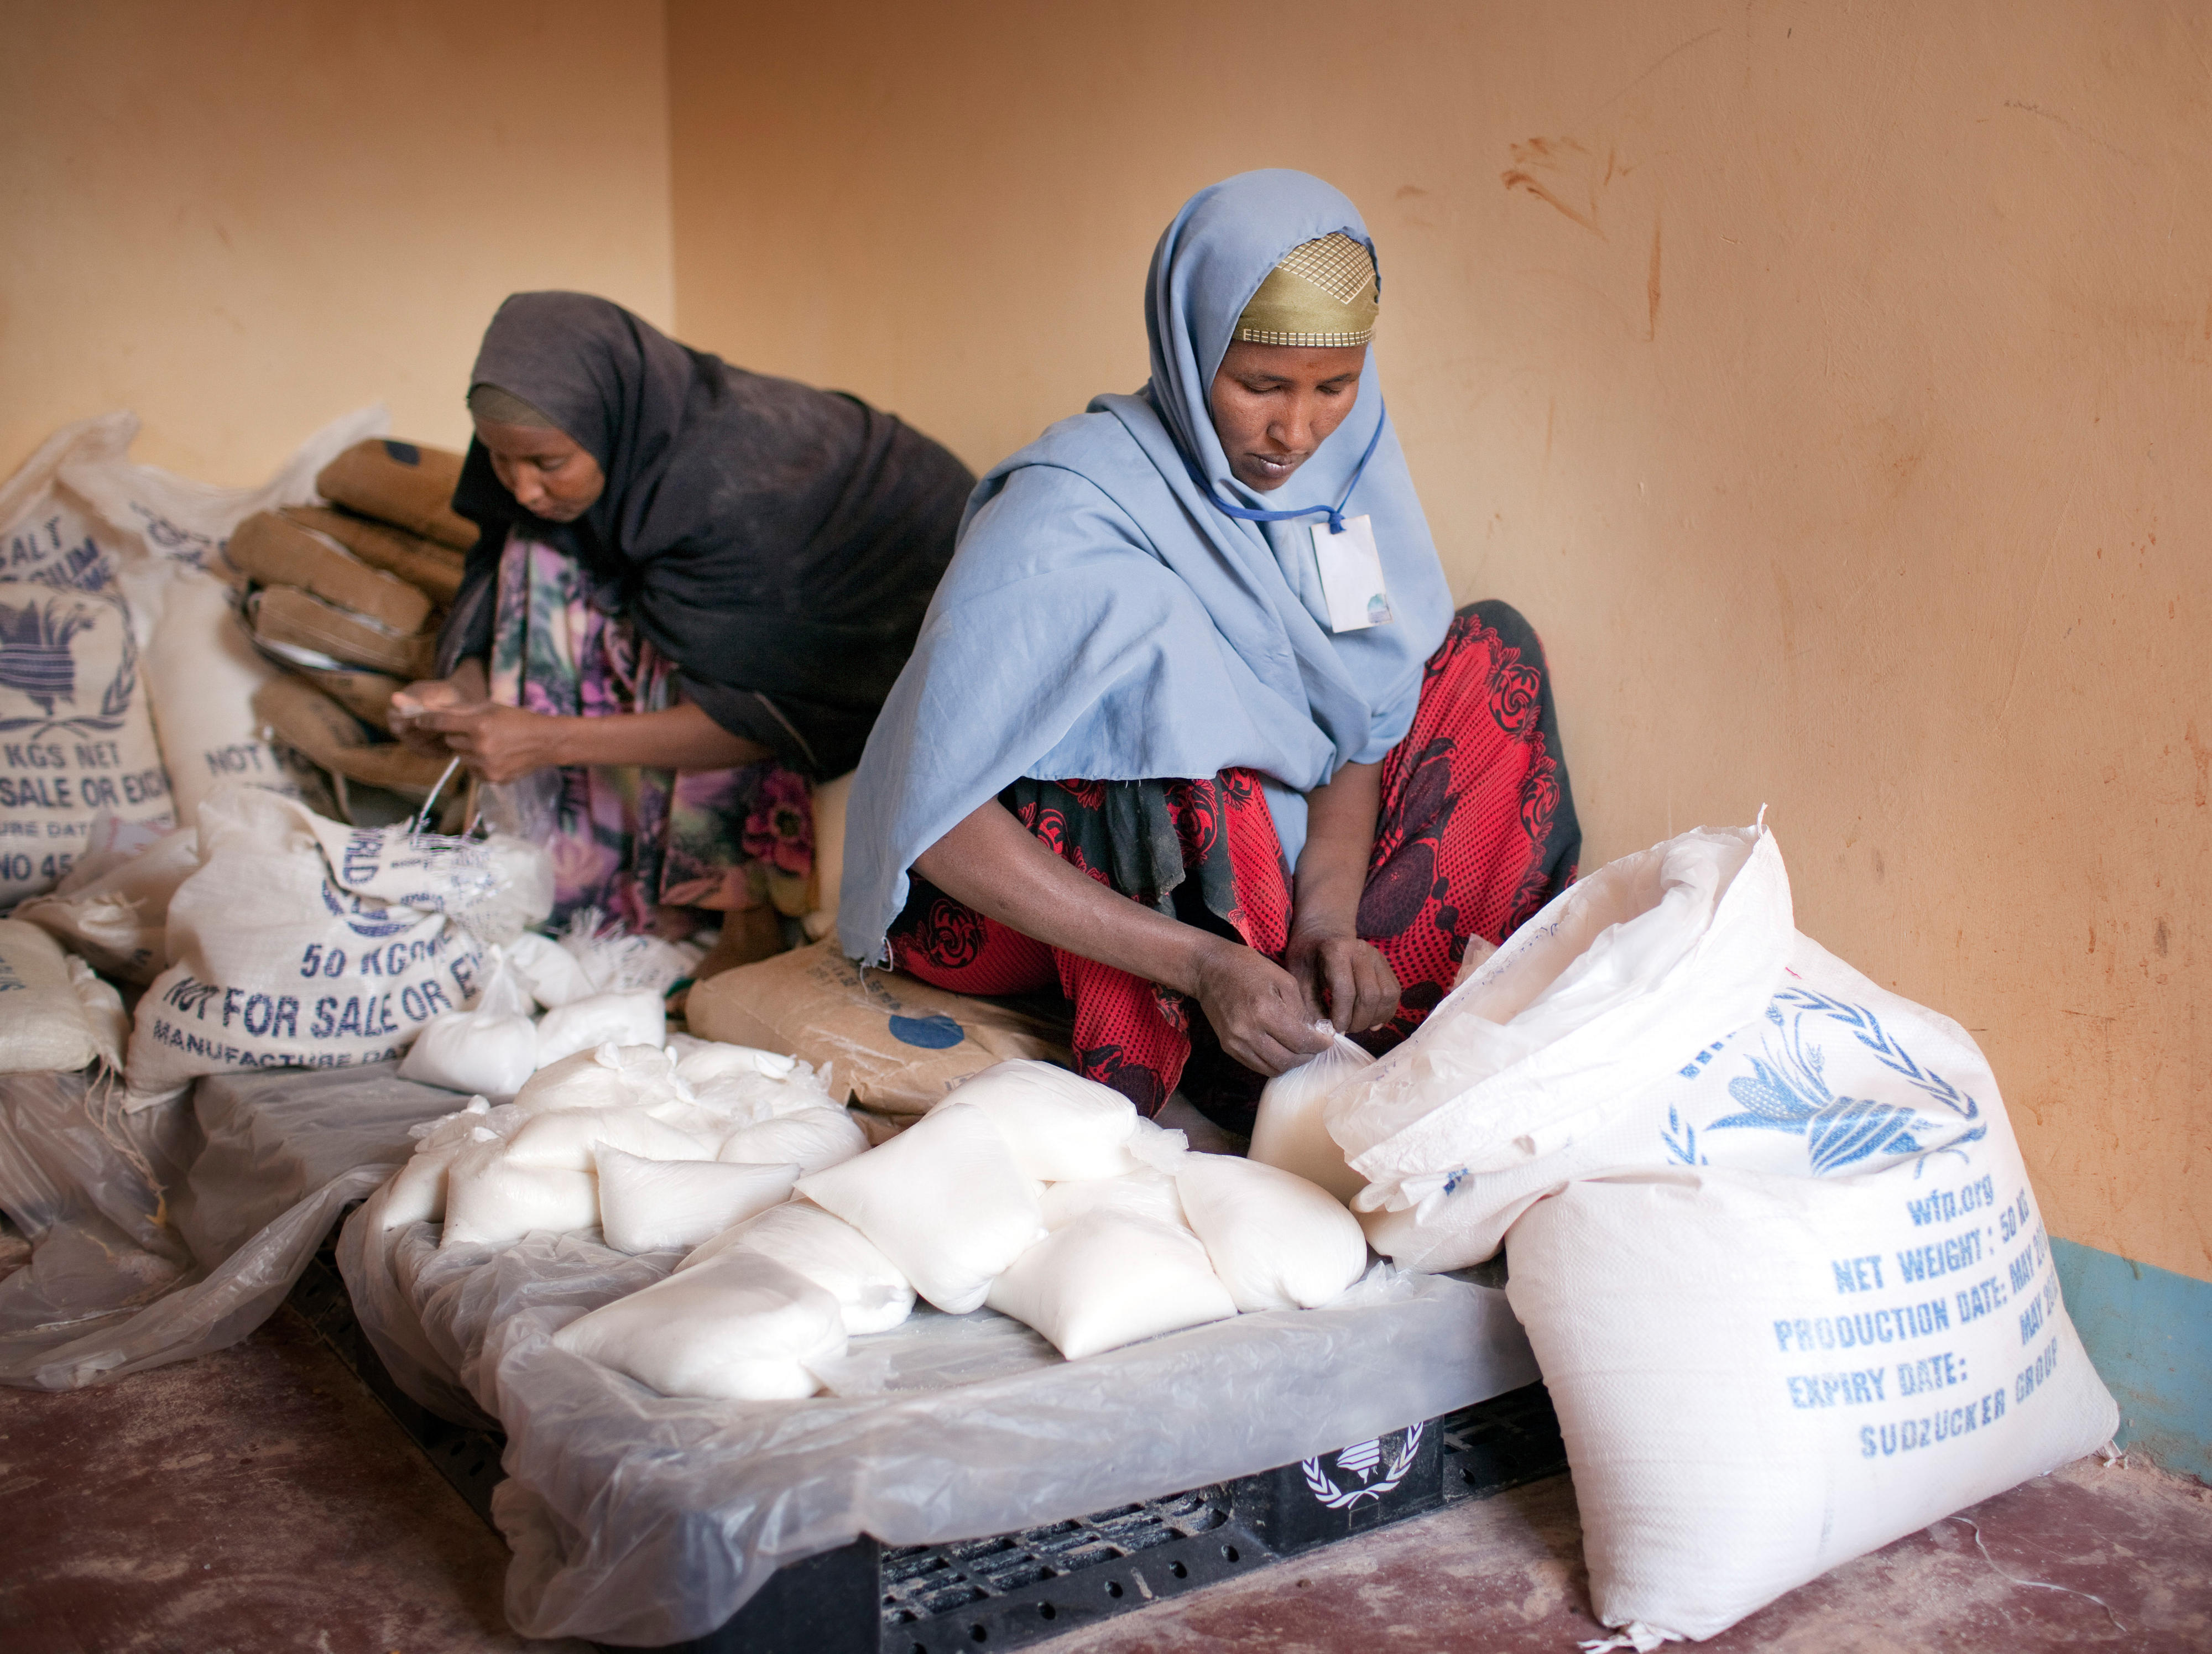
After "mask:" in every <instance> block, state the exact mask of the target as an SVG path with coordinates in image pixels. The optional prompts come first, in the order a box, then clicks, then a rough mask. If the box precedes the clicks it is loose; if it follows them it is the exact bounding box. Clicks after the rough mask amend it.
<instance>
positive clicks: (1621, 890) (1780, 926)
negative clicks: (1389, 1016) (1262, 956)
mask: <svg viewBox="0 0 2212 1654" xmlns="http://www.w3.org/2000/svg"><path fill="white" fill-rule="evenodd" d="M1795 933H1796V932H1795V928H1794V927H1793V925H1792V923H1791V919H1790V883H1789V879H1788V878H1787V876H1786V875H1785V874H1784V871H1783V867H1782V855H1781V852H1780V851H1779V850H1778V849H1777V848H1776V847H1775V844H1774V840H1773V836H1772V835H1771V834H1770V833H1768V832H1766V831H1765V829H1764V828H1762V827H1757V826H1753V827H1747V828H1740V829H1725V830H1706V829H1704V828H1699V829H1697V830H1693V831H1691V832H1687V833H1684V834H1681V835H1680V836H1678V837H1675V838H1672V839H1669V840H1668V841H1667V842H1665V843H1663V844H1660V845H1656V846H1655V847H1653V848H1651V849H1649V850H1644V851H1642V852H1639V853H1638V854H1635V855H1629V856H1623V857H1622V858H1621V859H1620V860H1618V861H1614V862H1612V863H1609V864H1608V865H1607V866H1606V867H1601V868H1600V869H1599V870H1598V871H1597V872H1596V873H1593V874H1592V875H1591V876H1590V877H1589V878H1588V879H1583V881H1582V882H1581V883H1580V884H1577V885H1573V886H1571V887H1570V888H1569V889H1568V890H1566V891H1563V892H1562V893H1561V894H1560V895H1559V896H1558V897H1554V898H1553V900H1552V901H1551V902H1550V903H1548V904H1547V905H1546V906H1545V908H1544V909H1543V910H1542V911H1541V912H1540V913H1538V914H1537V915H1536V916H1535V917H1534V918H1533V919H1531V920H1530V921H1528V923H1527V924H1525V925H1523V926H1522V927H1521V928H1520V929H1519V930H1517V931H1516V932H1515V933H1514V934H1513V935H1512V937H1511V938H1510V939H1508V940H1507V942H1506V943H1505V945H1504V946H1503V947H1501V948H1499V949H1498V952H1496V953H1495V954H1493V955H1492V956H1491V958H1489V960H1488V961H1487V962H1486V963H1485V964H1484V965H1483V966H1482V968H1481V969H1480V970H1478V971H1476V972H1475V974H1474V976H1471V977H1470V978H1468V981H1467V982H1465V983H1463V984H1462V986H1460V987H1458V988H1455V989H1453V990H1452V992H1451V993H1449V994H1447V995H1446V996H1445V997H1444V1000H1443V1003H1442V1004H1440V1005H1438V1006H1437V1008H1436V1009H1435V1010H1434V1011H1432V1012H1430V1013H1429V1017H1428V1019H1427V1020H1426V1021H1425V1022H1424V1023H1423V1024H1422V1025H1421V1026H1420V1027H1419V1029H1418V1030H1416V1031H1414V1033H1413V1035H1412V1037H1409V1038H1408V1039H1407V1040H1406V1042H1405V1043H1403V1044H1401V1045H1400V1046H1399V1047H1398V1048H1397V1049H1395V1050H1394V1051H1392V1052H1391V1053H1390V1054H1389V1055H1387V1056H1385V1057H1383V1059H1382V1060H1381V1061H1377V1062H1376V1064H1375V1065H1374V1067H1372V1068H1370V1069H1369V1070H1368V1071H1367V1072H1366V1073H1362V1074H1360V1075H1358V1076H1356V1077H1355V1078H1353V1079H1352V1080H1351V1081H1350V1082H1349V1083H1347V1084H1346V1085H1344V1086H1342V1087H1341V1088H1340V1089H1339V1090H1337V1091H1336V1092H1334V1093H1332V1094H1331V1096H1330V1097H1329V1098H1328V1103H1327V1104H1325V1105H1324V1107H1323V1110H1322V1117H1323V1119H1324V1121H1325V1122H1327V1124H1328V1130H1329V1134H1330V1135H1331V1136H1333V1137H1334V1138H1335V1139H1336V1140H1337V1142H1338V1143H1339V1144H1340V1145H1342V1146H1343V1148H1344V1150H1345V1154H1346V1158H1347V1160H1348V1161H1349V1162H1350V1164H1351V1166H1352V1170H1353V1171H1356V1172H1358V1174H1359V1175H1360V1176H1361V1177H1364V1178H1365V1179H1366V1180H1367V1182H1368V1183H1369V1185H1370V1186H1369V1187H1368V1188H1367V1189H1365V1190H1364V1192H1363V1193H1362V1194H1361V1195H1359V1196H1358V1205H1359V1207H1360V1208H1361V1209H1362V1210H1372V1209H1375V1208H1376V1207H1390V1208H1393V1209H1399V1208H1402V1207H1408V1206H1411V1205H1413V1204H1414V1203H1416V1202H1417V1201H1420V1200H1421V1199H1422V1198H1423V1197H1425V1195H1429V1194H1431V1193H1432V1192H1434V1191H1436V1190H1437V1189H1442V1188H1443V1187H1444V1185H1445V1184H1446V1183H1449V1182H1451V1181H1452V1180H1453V1179H1454V1178H1455V1177H1459V1176H1463V1175H1464V1174H1465V1173H1467V1172H1468V1171H1478V1172H1479V1171H1498V1170H1501V1169H1504V1168H1505V1167H1508V1166H1511V1165H1514V1164H1518V1163H1521V1162H1522V1161H1526V1160H1531V1159H1534V1158H1537V1157H1539V1156H1541V1155H1546V1154H1551V1153H1554V1152H1557V1151H1559V1149H1562V1148H1565V1147H1566V1146H1568V1145H1570V1144H1571V1143H1573V1142H1574V1141H1576V1140H1577V1139H1578V1138H1582V1137H1585V1136H1588V1135H1589V1134H1592V1133H1594V1132H1596V1131H1598V1130H1601V1129H1602V1128H1604V1127H1605V1126H1606V1125H1607V1123H1608V1122H1610V1121H1612V1120H1613V1119H1614V1118H1616V1117H1617V1116H1619V1114H1620V1111H1621V1110H1622V1109H1623V1108H1624V1107H1625V1106H1626V1104H1627V1102H1628V1100H1629V1099H1630V1098H1632V1097H1633V1095H1634V1093H1635V1091H1636V1088H1637V1087H1638V1085H1639V1084H1641V1083H1642V1082H1643V1081H1644V1080H1646V1079H1649V1078H1650V1076H1651V1075H1652V1074H1654V1073H1663V1072H1664V1071H1665V1070H1666V1068H1667V1067H1668V1066H1670V1065H1671V1063H1672V1062H1674V1061H1679V1060H1680V1058H1679V1056H1678V1055H1677V1054H1678V1053H1679V1052H1680V1050H1681V1049H1683V1048H1684V1046H1685V1044H1686V1043H1691V1042H1693V1041H1695V1040H1697V1039H1701V1038H1705V1037H1709V1036H1710V1035H1711V1033H1712V1032H1713V1031H1715V1030H1716V1029H1718V1030H1721V1031H1726V1030H1727V1029H1729V1028H1733V1027H1737V1026H1741V1025H1742V1024H1744V1023H1747V1022H1749V1021H1750V1020H1751V1019H1753V1018H1754V1017H1756V1016H1757V1015H1759V1012H1760V1010H1761V1009H1762V1008H1763V1007H1764V1006H1765V1004H1766V1001H1767V1000H1768V998H1769V996H1771V994H1773V992H1774V988H1775V984H1776V982H1778V980H1779V979H1780V977H1781V974H1782V968H1783V964H1784V960H1785V959H1786V958H1787V957H1788V954H1789V951H1790V943H1791V940H1792V939H1793V937H1794V936H1795ZM1692 1049H1694V1047H1693V1046H1692Z"/></svg>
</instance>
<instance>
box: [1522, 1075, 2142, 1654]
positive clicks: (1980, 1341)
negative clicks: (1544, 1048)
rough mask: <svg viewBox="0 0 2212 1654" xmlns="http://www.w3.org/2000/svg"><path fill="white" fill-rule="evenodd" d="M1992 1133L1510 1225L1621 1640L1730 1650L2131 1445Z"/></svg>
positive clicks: (1532, 1336)
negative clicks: (1862, 1558)
mask: <svg viewBox="0 0 2212 1654" xmlns="http://www.w3.org/2000/svg"><path fill="white" fill-rule="evenodd" d="M1985 1118H1986V1120H1987V1132H1986V1134H1982V1135H1977V1136H1976V1137H1975V1138H1974V1139H1973V1140H1954V1141H1953V1142H1952V1143H1950V1144H1949V1145H1948V1146H1946V1147H1944V1148H1942V1149H1941V1150H1939V1151H1937V1152H1932V1153H1929V1154H1926V1155H1916V1156H1912V1157H1910V1158H1906V1159H1904V1160H1900V1161H1897V1162H1894V1163H1893V1164H1887V1165H1885V1166H1883V1167H1881V1169H1879V1170H1875V1171H1864V1172H1860V1173H1857V1174H1856V1175H1853V1174H1850V1173H1843V1174H1841V1175H1835V1176H1825V1177H1785V1176H1779V1175H1775V1174H1771V1173H1758V1172H1747V1171H1729V1170H1724V1169H1723V1168H1720V1167H1717V1166H1694V1167H1692V1166H1677V1167H1674V1168H1673V1169H1670V1170H1656V1169H1655V1170H1651V1171H1640V1172H1627V1173H1623V1174H1621V1175H1620V1176H1617V1177H1597V1178H1593V1179H1590V1180H1589V1181H1585V1182H1579V1183H1571V1184H1570V1185H1568V1186H1567V1188H1566V1189H1565V1190H1564V1191H1563V1192H1561V1193H1560V1194H1559V1195H1554V1196H1553V1197H1552V1198H1550V1199H1547V1200H1544V1201H1539V1202H1538V1203H1537V1204H1536V1205H1534V1207H1530V1208H1529V1209H1528V1212H1526V1213H1523V1214H1522V1217H1521V1219H1519V1221H1518V1222H1516V1224H1515V1225H1513V1228H1512V1231H1511V1233H1510V1237H1509V1238H1508V1246H1509V1248H1510V1251H1511V1254H1512V1258H1513V1274H1512V1280H1510V1282H1509V1283H1508V1285H1507V1287H1506V1291H1507V1293H1508V1295H1509V1296H1510V1299H1511V1302H1512V1306H1513V1311H1514V1313H1515V1314H1516V1315H1517V1316H1518V1317H1520V1319H1521V1321H1522V1324H1523V1325H1524V1326H1525V1327H1526V1328H1527V1329H1528V1338H1529V1341H1530V1343H1531V1344H1532V1345H1533V1346H1534V1349H1535V1353H1536V1359H1537V1362H1538V1364H1539V1365H1541V1368H1542V1370H1543V1374H1544V1382H1545V1384H1546V1385H1547V1388H1548V1389H1550V1391H1551V1395H1552V1399H1553V1402H1554V1403H1555V1404H1556V1406H1557V1407H1558V1408H1559V1424H1560V1428H1561V1432H1562V1433H1563V1434H1564V1435H1565V1439H1566V1445H1567V1457H1568V1461H1569V1463H1570V1465H1571V1468H1572V1469H1573V1472H1574V1481H1575V1496H1576V1500H1577V1503H1578V1504H1579V1505H1580V1506H1581V1507H1582V1512H1583V1554H1584V1556H1585V1558H1586V1559H1587V1560H1588V1562H1589V1576H1590V1592H1591V1596H1592V1600H1593V1602H1594V1603H1595V1608H1596V1610H1597V1615H1598V1618H1599V1619H1600V1620H1601V1621H1604V1622H1605V1623H1606V1624H1607V1625H1609V1626H1626V1625H1631V1624H1632V1623H1635V1622H1639V1621H1640V1622H1641V1623H1642V1624H1643V1625H1644V1627H1649V1628H1651V1629H1652V1630H1655V1631H1665V1632H1669V1633H1677V1634H1679V1635H1681V1636H1685V1637H1692V1638H1699V1639H1702V1638H1706V1637H1711V1636H1712V1635H1714V1634H1715V1633H1717V1632H1719V1631H1721V1630H1723V1629H1724V1628H1726V1627H1729V1626H1730V1625H1733V1624H1735V1622H1736V1621H1738V1620H1740V1619H1741V1618H1742V1617H1743V1616H1744V1615H1746V1614H1749V1613H1751V1612H1752V1611H1753V1610H1754V1609H1756V1608H1759V1607H1760V1606H1762V1605H1763V1604H1765V1603H1766V1602H1771V1601H1772V1600H1773V1599H1774V1598H1776V1597H1777V1596H1781V1595H1782V1594H1783V1593H1784V1591H1787V1590H1792V1589H1794V1588H1795V1587H1796V1586H1798V1585H1800V1584H1804V1583H1805V1582H1806V1581H1808V1580H1809V1579H1812V1578H1815V1577H1817V1576H1818V1575H1820V1574H1821V1573H1823V1572H1826V1571H1827V1570H1828V1569H1830V1568H1832V1567H1834V1566H1837V1565H1838V1564H1839V1563H1842V1562H1844V1561H1847V1560H1850V1559H1851V1558H1853V1557H1855V1556H1858V1555H1860V1554H1863V1553H1865V1552H1868V1551H1870V1550H1874V1549H1875V1548H1878V1547H1880V1546H1882V1545H1886V1544H1887V1543H1889V1542H1891V1541H1892V1540H1894V1539H1897V1538H1899V1537H1901V1536H1902V1535H1905V1534H1908V1533H1911V1532H1912V1531H1913V1530H1914V1529H1917V1528H1922V1527H1925V1526H1927V1525H1928V1524H1929V1523H1932V1522H1934V1521H1936V1520H1937V1519H1938V1518H1940V1517H1944V1516H1946V1515H1948V1514H1949V1513H1950V1512H1952V1511H1957V1510H1960V1509H1962V1508H1964V1507H1965V1506H1966V1505H1973V1504H1975V1503H1977V1502H1978V1501H1980V1500H1982V1499H1989V1498H1990V1497H1991V1496H1993V1495H1995V1494H1996V1493H2002V1492H2003V1491H2004V1490H2005V1489H2007V1488H2008V1487H2014V1486H2016V1485H2017V1484H2018V1483H2020V1482H2021V1481H2026V1480H2027V1479H2028V1478H2029V1477H2032V1476H2037V1475H2044V1474H2045V1473H2047V1472H2049V1471H2051V1470H2054V1469H2057V1468H2058V1467H2059V1466H2061V1465H2063V1464H2065V1463H2067V1462H2069V1461H2071V1460H2073V1459H2075V1458H2079V1457H2081V1456H2082V1455H2084V1454H2087V1453H2089V1452H2092V1451H2093V1450H2095V1449H2096V1448H2097V1447H2098V1446H2099V1445H2100V1444H2102V1443H2103V1442H2105V1441H2106V1439H2107V1438H2109V1437H2110V1436H2111V1435H2112V1432H2113V1430H2114V1428H2115V1427H2116V1426H2118V1422H2119V1414H2118V1409H2117V1408H2115V1407H2114V1406H2113V1404H2112V1397H2111V1396H2109V1395H2108V1394H2107V1393H2106V1389H2105V1387H2104V1385H2103V1384H2102V1383H2100V1382H2099V1381H2098V1378H2097V1375H2096V1372H2095V1371H2094V1370H2093V1368H2092V1367H2091V1366H2090V1365H2089V1361H2088V1358H2087V1355H2086V1354H2084V1353H2083V1351H2082V1348H2081V1341H2080V1340H2079V1339H2078V1338H2077V1337H2076V1336H2075V1331H2074V1328H2073V1325H2072V1323H2070V1322H2069V1320H2068V1318H2067V1315H2066V1310H2065V1308H2064V1305H2063V1304H2062V1303H2061V1301H2060V1295H2059V1286H2058V1278H2057V1274H2056V1272H2055V1270H2054V1268H2053V1267H2052V1261H2051V1252H2050V1246H2049V1243H2048V1241H2047V1240H2046V1239H2045V1234H2044V1231H2043V1225H2042V1223H2041V1221H2040V1219H2039V1216H2038V1213H2037V1211H2036V1207H2035V1201H2034V1196H2033V1193H2032V1191H2031V1190H2030V1189H2029V1186H2028V1182H2027V1174H2026V1171H2025V1170H2024V1169H2023V1167H2022V1165H2021V1158H2020V1153H2019V1151H2018V1149H2017V1148H2016V1147H2015V1145H2014V1142H2013V1138H2012V1133H2011V1130H2010V1128H2009V1127H2008V1125H2007V1123H2006V1122H2005V1120H2004V1116H2003V1114H2002V1110H1995V1109H1992V1110H1989V1111H1988V1112H1987V1114H1986V1116H1985ZM1686 1329H1692V1330H1691V1332H1690V1333H1689V1334H1687V1335H1686Z"/></svg>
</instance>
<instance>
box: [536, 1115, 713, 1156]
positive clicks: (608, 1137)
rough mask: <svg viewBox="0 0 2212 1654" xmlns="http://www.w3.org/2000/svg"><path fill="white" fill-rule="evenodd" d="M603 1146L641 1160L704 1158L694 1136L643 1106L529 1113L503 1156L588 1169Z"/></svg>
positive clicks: (704, 1153) (700, 1146) (704, 1152)
mask: <svg viewBox="0 0 2212 1654" xmlns="http://www.w3.org/2000/svg"><path fill="white" fill-rule="evenodd" d="M602 1148H611V1149H614V1150H617V1151H618V1152H621V1153H623V1154H632V1155H635V1156H636V1157H637V1158H639V1159H641V1160H698V1159H704V1158H708V1154H707V1151H706V1148H705V1147H704V1146H702V1144H701V1143H700V1142H699V1140H698V1139H696V1138H695V1137H693V1136H691V1135H690V1134H688V1133H685V1132H680V1131H678V1130H677V1129H676V1128H675V1127H673V1126H670V1125H665V1124H663V1123H662V1122H659V1121H658V1120H656V1119H654V1118H653V1116H651V1115H649V1114H647V1112H646V1111H645V1110H643V1109H559V1110H552V1111H550V1112H548V1113H544V1114H535V1115H532V1116H531V1117H530V1118H529V1119H527V1120H526V1121H525V1122H523V1124H522V1128H521V1129H520V1131H518V1132H516V1133H515V1134H514V1140H513V1141H512V1142H511V1143H509V1144H508V1145H507V1155H508V1158H510V1159H511V1160H512V1161H513V1163H514V1164H516V1165H518V1166H546V1167H553V1168H557V1169H559V1170H561V1171H595V1170H597V1169H598V1165H599V1151H600V1150H601V1149H602Z"/></svg>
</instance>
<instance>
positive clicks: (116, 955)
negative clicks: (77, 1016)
mask: <svg viewBox="0 0 2212 1654" xmlns="http://www.w3.org/2000/svg"><path fill="white" fill-rule="evenodd" d="M107 825H109V826H111V827H112V826H116V825H119V824H118V823H116V822H115V820H114V819H113V818H108V822H107ZM99 836H100V829H99V824H95V826H94V838H95V840H96V839H97V838H98V837H99ZM199 865H200V850H199V838H198V836H197V835H196V834H195V833H194V832H193V831H192V830H191V828H189V827H187V828H185V829H183V830H179V831H172V832H165V833H163V834H161V836H158V837H157V838H155V840H154V842H152V843H150V844H148V845H145V846H144V847H143V848H140V849H139V850H138V851H137V853H136V854H131V855H128V856H125V857H124V858H123V859H122V860H118V861H117V862H115V863H114V864H113V865H112V866H109V867H101V866H100V860H99V858H97V856H96V855H95V856H94V857H91V858H87V859H83V860H79V861H78V862H77V864H76V866H75V867H72V868H71V869H70V875H69V877H68V878H66V879H63V880H62V882H61V883H60V884H59V885H56V886H55V887H54V889H53V891H52V892H51V893H50V894H48V895H46V896H36V897H32V898H31V899H30V900H29V901H27V902H26V903H23V905H22V906H21V907H20V908H18V909H15V915H14V916H15V917H16V918H18V919H22V920H27V921H29V922H30V923H32V924H34V925H36V926H38V927H40V929H41V930H43V931H45V932H46V933H47V934H48V935H50V936H52V937H53V938H55V939H57V940H58V941H61V942H63V943H65V944H66V945H67V946H68V947H69V949H70V952H73V953H77V954H81V955H82V956H83V958H85V959H86V960H88V962H89V963H90V964H92V965H93V966H94V969H96V970H101V971H105V972H106V974H107V975H108V976H112V977H115V978H116V979H118V981H121V982H139V983H145V982H152V981H153V980H154V978H155V977H156V976H160V975H161V973H162V972H163V971H164V970H167V969H168V966H169V948H168V941H167V937H168V930H169V898H170V897H173V896H174V895H175V894H176V893H177V889H178V887H179V885H182V884H183V883H184V882H185V879H189V878H191V875H192V874H193V873H194V872H195V871H197V868H198V867H199Z"/></svg>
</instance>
